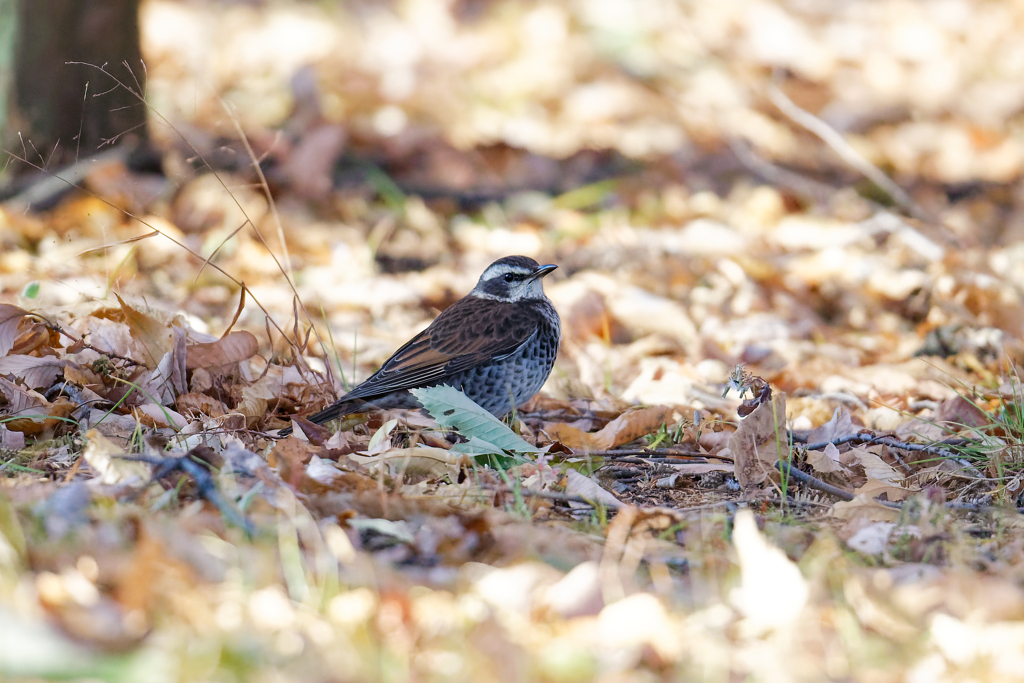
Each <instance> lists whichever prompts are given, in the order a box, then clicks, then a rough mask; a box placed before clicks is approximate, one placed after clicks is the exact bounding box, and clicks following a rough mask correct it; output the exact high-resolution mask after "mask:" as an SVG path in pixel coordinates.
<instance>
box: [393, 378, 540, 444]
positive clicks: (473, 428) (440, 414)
mask: <svg viewBox="0 0 1024 683" xmlns="http://www.w3.org/2000/svg"><path fill="white" fill-rule="evenodd" d="M410 391H411V392H412V395H413V396H415V397H416V398H417V399H418V400H419V402H420V403H422V404H423V407H424V408H426V409H427V412H429V413H430V415H431V416H432V417H433V418H434V419H435V420H437V422H438V424H440V425H441V426H442V427H455V428H456V429H458V430H459V434H462V435H463V436H465V437H466V438H468V439H470V440H471V441H470V443H473V442H472V439H473V438H474V437H476V438H477V439H478V440H479V441H480V442H486V444H487V447H490V446H494V447H495V448H496V449H497V450H498V451H500V452H510V453H536V452H538V450H539V449H538V448H537V447H536V446H531V445H530V444H528V443H526V441H524V440H523V438H522V437H521V436H519V435H518V434H516V433H515V432H513V431H512V430H511V429H509V428H508V427H507V426H506V425H505V423H504V422H502V421H501V420H499V419H498V418H496V417H494V416H493V415H491V414H490V413H489V412H487V411H486V410H484V409H483V408H481V407H480V406H478V405H477V404H475V403H473V401H471V400H470V399H469V397H467V396H466V395H465V394H463V393H462V392H461V391H459V390H458V389H453V388H452V387H449V386H446V385H442V386H439V387H429V388H427V389H410Z"/></svg>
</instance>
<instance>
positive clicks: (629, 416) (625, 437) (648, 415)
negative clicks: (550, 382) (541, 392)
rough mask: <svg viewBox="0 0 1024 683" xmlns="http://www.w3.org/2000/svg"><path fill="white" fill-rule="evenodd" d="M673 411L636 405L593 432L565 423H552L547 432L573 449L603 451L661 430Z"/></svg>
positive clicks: (667, 408)
mask: <svg viewBox="0 0 1024 683" xmlns="http://www.w3.org/2000/svg"><path fill="white" fill-rule="evenodd" d="M671 414H672V409H671V408H669V407H668V406H650V407H647V408H633V409H630V410H627V411H626V412H624V413H622V414H621V415H619V416H618V417H617V418H615V419H614V420H612V421H611V422H609V423H608V424H607V425H605V426H604V428H603V429H601V430H600V431H597V432H594V433H588V432H584V431H583V430H582V429H577V428H576V427H573V426H572V425H568V424H563V423H555V424H553V425H549V426H548V428H547V429H546V431H547V432H548V434H549V435H550V436H551V437H553V438H555V439H557V440H558V441H560V442H562V444H564V445H565V446H568V447H569V448H572V449H573V450H576V449H582V450H592V451H604V450H609V449H611V448H615V447H616V446H621V445H622V444H624V443H629V442H630V441H633V440H635V439H639V438H640V437H642V436H646V435H647V434H651V433H653V432H656V431H658V430H659V429H661V427H662V425H664V424H665V421H666V420H667V419H669V417H670V416H671Z"/></svg>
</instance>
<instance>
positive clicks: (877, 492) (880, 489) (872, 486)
mask: <svg viewBox="0 0 1024 683" xmlns="http://www.w3.org/2000/svg"><path fill="white" fill-rule="evenodd" d="M853 492H854V493H855V494H857V495H860V494H862V493H863V494H864V495H865V496H867V497H869V498H878V497H879V496H881V495H882V494H883V493H884V494H885V497H886V500H889V501H896V500H903V499H905V498H906V497H907V496H909V495H910V494H911V493H914V491H911V490H910V489H905V488H903V487H902V486H893V485H892V484H889V483H886V482H884V481H881V480H879V479H868V480H867V482H866V483H865V484H864V485H863V486H861V487H859V488H856V489H854V491H853Z"/></svg>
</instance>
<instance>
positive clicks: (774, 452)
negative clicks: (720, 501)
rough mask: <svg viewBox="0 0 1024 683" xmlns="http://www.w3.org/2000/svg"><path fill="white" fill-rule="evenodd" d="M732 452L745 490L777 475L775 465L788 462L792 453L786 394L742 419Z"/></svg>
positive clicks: (732, 443) (735, 434) (735, 433)
mask: <svg viewBox="0 0 1024 683" xmlns="http://www.w3.org/2000/svg"><path fill="white" fill-rule="evenodd" d="M729 450H730V451H731V452H732V456H733V458H734V461H735V463H736V480H737V481H738V482H739V484H740V486H741V487H742V488H745V489H746V488H749V487H751V486H757V485H759V484H761V483H762V482H763V481H764V480H765V479H767V478H768V475H769V474H771V473H773V472H775V462H776V461H777V460H781V461H786V460H787V459H788V458H789V453H790V444H789V438H788V436H787V435H786V396H785V394H777V395H775V396H773V397H772V400H771V401H768V402H765V403H762V404H760V405H759V406H757V407H756V408H755V409H754V411H753V412H752V413H750V415H748V416H747V417H745V418H743V421H742V422H740V426H739V428H738V429H737V430H736V431H735V432H734V433H733V435H732V438H731V439H729Z"/></svg>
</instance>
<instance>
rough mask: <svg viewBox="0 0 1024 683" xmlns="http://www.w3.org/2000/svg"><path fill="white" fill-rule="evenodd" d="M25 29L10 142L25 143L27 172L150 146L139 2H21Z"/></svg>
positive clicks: (18, 54)
mask: <svg viewBox="0 0 1024 683" xmlns="http://www.w3.org/2000/svg"><path fill="white" fill-rule="evenodd" d="M3 1H4V0H0V3H2V2H3ZM18 22H19V31H18V45H17V48H16V63H15V75H14V80H15V83H14V113H15V117H13V118H12V121H11V125H9V127H8V128H9V130H8V133H7V139H8V140H10V139H11V137H12V133H15V132H19V133H20V134H21V137H22V139H23V140H24V148H22V147H21V142H20V141H19V142H16V143H15V147H14V149H13V150H12V151H15V150H18V151H21V150H22V149H23V150H24V152H25V153H26V155H27V160H28V161H29V162H30V163H29V164H21V165H20V166H21V167H22V168H21V170H23V171H32V170H33V166H35V167H45V168H47V169H54V168H58V167H60V166H63V165H65V164H67V163H70V162H74V161H77V160H78V159H80V158H85V157H87V156H90V155H92V154H95V153H96V152H97V151H99V150H101V149H102V148H105V147H108V146H110V145H113V144H120V143H122V142H127V143H129V144H132V145H133V146H138V144H139V143H141V142H144V141H145V140H146V137H147V136H146V107H145V104H143V102H142V100H141V99H140V98H139V97H138V96H137V95H142V94H144V92H145V89H144V85H145V71H144V69H143V65H142V54H141V51H140V48H139V0H18ZM101 69H102V71H101ZM104 71H106V72H107V73H104ZM118 81H120V83H118ZM133 92H134V94H133ZM16 127H17V128H16ZM8 148H9V149H10V147H8Z"/></svg>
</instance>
